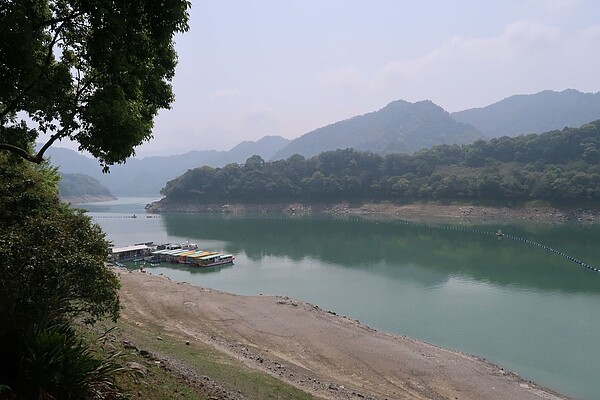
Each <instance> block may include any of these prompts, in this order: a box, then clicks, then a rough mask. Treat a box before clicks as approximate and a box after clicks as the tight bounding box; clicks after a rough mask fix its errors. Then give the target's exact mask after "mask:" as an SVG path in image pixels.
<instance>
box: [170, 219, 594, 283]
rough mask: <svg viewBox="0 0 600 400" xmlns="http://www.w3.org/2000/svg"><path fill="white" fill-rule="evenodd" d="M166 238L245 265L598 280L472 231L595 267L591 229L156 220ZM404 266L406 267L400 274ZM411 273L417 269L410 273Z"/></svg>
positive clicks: (429, 278) (437, 278) (436, 277)
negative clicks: (206, 245)
mask: <svg viewBox="0 0 600 400" xmlns="http://www.w3.org/2000/svg"><path fill="white" fill-rule="evenodd" d="M162 218H163V223H164V225H165V228H166V230H167V232H168V234H169V235H172V236H179V237H190V238H194V240H202V239H216V240H221V241H224V242H226V243H227V244H226V249H227V252H231V253H234V254H239V253H242V252H243V253H245V254H246V255H247V257H248V258H249V259H250V260H254V261H260V260H261V259H263V258H264V257H267V256H277V257H287V258H291V259H292V260H295V261H299V260H302V259H305V258H307V257H310V258H315V259H318V260H321V261H322V262H325V263H329V264H335V265H339V266H343V267H347V268H355V269H361V270H369V271H371V272H372V273H376V274H379V275H385V276H386V277H388V278H390V279H411V280H415V281H416V282H419V283H420V284H422V285H425V286H429V285H438V284H440V283H442V282H446V281H448V280H449V279H450V278H451V277H456V276H458V277H461V276H462V277H469V278H471V279H474V280H476V281H481V282H490V283H494V284H500V285H512V286H519V287H523V288H535V289H538V290H539V289H543V290H560V291H570V292H592V293H598V292H600V284H599V283H600V276H599V275H598V274H595V273H593V272H591V271H589V270H587V269H585V268H582V267H581V266H579V265H576V264H574V263H572V262H569V261H568V260H565V259H564V258H562V257H560V256H557V255H556V254H553V253H550V252H548V251H545V250H544V249H542V248H539V247H537V246H531V245H528V244H526V243H523V242H519V241H514V240H510V239H507V238H498V237H496V236H494V235H488V234H480V233H474V232H473V231H472V229H475V230H483V231H487V232H495V231H496V230H497V229H502V230H503V231H504V232H507V233H508V232H510V234H511V235H514V236H520V237H526V238H530V239H533V240H535V241H537V242H540V243H543V244H546V245H548V246H551V247H556V248H559V249H561V250H562V251H564V252H566V253H568V254H571V255H573V256H575V257H577V258H579V259H581V260H584V261H585V262H587V263H589V264H592V265H598V264H599V263H600V259H599V257H598V249H597V246H596V243H597V242H598V240H599V239H600V229H599V228H598V227H597V226H581V225H564V224H563V225H557V226H552V225H544V226H540V225H529V226H528V225H512V226H511V225H504V226H494V225H487V226H465V227H464V228H465V229H467V231H461V230H455V229H454V228H453V226H452V225H446V226H443V227H441V228H440V227H431V226H419V225H414V224H408V225H406V224H404V223H402V221H395V220H389V221H372V220H365V219H362V218H356V217H353V218H344V217H341V218H337V217H327V216H325V217H323V216H320V217H294V216H290V217H285V216H279V215H277V216H265V215H262V216H252V215H251V216H248V215H246V216H235V215H223V214H200V215H177V214H169V215H164V216H163V217H162ZM407 266H411V267H412V268H409V269H407V268H406V267H407ZM414 267H418V268H417V269H415V268H414Z"/></svg>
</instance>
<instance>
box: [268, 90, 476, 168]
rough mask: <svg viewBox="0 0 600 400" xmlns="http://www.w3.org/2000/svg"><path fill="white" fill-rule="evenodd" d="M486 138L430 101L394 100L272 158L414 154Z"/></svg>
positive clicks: (309, 136)
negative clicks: (343, 152) (347, 152)
mask: <svg viewBox="0 0 600 400" xmlns="http://www.w3.org/2000/svg"><path fill="white" fill-rule="evenodd" d="M481 137H482V135H481V134H480V133H479V132H477V130H476V129H475V128H473V127H472V126H470V125H467V124H463V123H460V122H456V121H455V120H454V119H452V117H451V116H450V114H448V112H446V111H445V110H444V109H443V108H441V107H439V106H437V105H435V104H434V103H432V102H431V101H429V100H426V101H420V102H417V103H409V102H406V101H403V100H397V101H394V102H392V103H390V104H388V105H387V106H385V107H384V108H382V109H381V110H379V111H375V112H371V113H368V114H364V115H360V116H356V117H353V118H350V119H347V120H344V121H339V122H336V123H334V124H331V125H327V126H325V127H322V128H319V129H316V130H314V131H312V132H309V133H306V134H305V135H302V136H300V137H299V138H297V139H295V140H293V141H292V142H291V143H290V144H288V145H287V146H286V147H284V148H283V149H282V150H281V151H279V152H278V153H277V154H276V155H275V156H274V157H273V158H272V159H275V160H276V159H281V158H287V157H289V156H291V155H293V154H301V155H303V156H306V157H312V156H314V155H317V154H319V153H321V152H324V151H328V150H335V149H345V148H354V149H355V150H364V151H371V152H373V153H377V154H382V155H383V154H389V153H396V152H399V153H412V152H414V151H416V150H420V149H423V148H427V147H431V146H435V145H438V144H461V143H471V142H473V141H474V140H476V139H478V138H481Z"/></svg>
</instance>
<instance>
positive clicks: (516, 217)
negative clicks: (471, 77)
mask: <svg viewBox="0 0 600 400" xmlns="http://www.w3.org/2000/svg"><path fill="white" fill-rule="evenodd" d="M146 210H147V211H148V212H151V213H160V212H192V213H193V212H223V213H233V214H240V213H278V212H285V213H289V214H312V213H325V214H336V215H371V216H375V217H377V216H382V217H383V216H385V217H395V218H401V219H408V220H411V219H416V220H423V219H435V220H440V219H441V220H444V219H445V220H448V221H465V222H486V221H490V222H514V221H537V222H567V221H579V222H587V223H598V222H600V209H599V208H598V207H597V206H594V207H561V208H556V207H552V206H549V205H541V204H540V205H534V204H529V205H521V206H514V207H500V206H499V207H492V206H482V205H468V204H439V203H411V204H393V203H389V202H380V203H365V204H360V205H354V204H349V203H339V204H303V203H292V204H290V203H279V204H198V203H175V204H174V203H167V202H165V200H164V199H163V200H161V201H158V202H154V203H151V204H148V205H147V206H146Z"/></svg>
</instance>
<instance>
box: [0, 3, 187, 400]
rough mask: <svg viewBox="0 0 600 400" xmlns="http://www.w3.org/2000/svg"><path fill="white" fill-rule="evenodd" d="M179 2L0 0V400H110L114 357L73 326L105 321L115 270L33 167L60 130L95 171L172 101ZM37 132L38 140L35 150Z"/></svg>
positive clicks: (181, 15) (128, 150)
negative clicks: (97, 349)
mask: <svg viewBox="0 0 600 400" xmlns="http://www.w3.org/2000/svg"><path fill="white" fill-rule="evenodd" d="M189 6H190V3H189V2H188V1H186V0H165V1H161V2H154V1H149V0H140V1H135V2H114V1H107V0H84V1H75V0H39V1H3V2H2V3H1V4H0V37H1V38H2V40H0V210H2V212H1V213H0V276H1V279H0V344H1V346H0V398H3V399H116V398H121V397H122V395H121V392H120V390H119V388H118V387H117V385H116V383H115V382H116V380H115V373H117V372H118V371H119V370H120V369H121V368H120V367H119V365H118V364H117V363H115V362H114V359H113V358H112V357H110V356H109V357H105V356H103V355H97V354H95V352H94V351H93V349H92V348H91V347H90V346H89V344H88V343H87V342H86V341H85V340H83V339H82V338H81V337H80V335H79V334H78V333H77V331H76V330H75V328H74V326H75V325H76V322H81V321H82V322H86V323H93V322H95V321H96V320H97V319H99V318H104V317H110V318H112V319H116V318H117V316H118V313H119V298H118V293H117V289H118V279H117V277H116V276H115V275H114V273H112V271H110V270H108V269H107V268H106V266H105V264H104V262H105V260H106V256H107V252H108V243H107V241H106V240H105V239H104V234H103V233H102V231H101V230H100V228H99V227H98V226H97V225H95V224H92V223H91V220H90V218H89V217H87V216H85V215H83V214H82V213H81V212H79V211H76V210H74V209H71V208H69V207H68V206H67V205H65V204H63V203H61V202H60V200H59V197H58V185H57V183H58V180H59V176H58V173H57V172H56V169H53V168H50V167H48V166H47V165H46V164H45V159H44V157H45V152H46V150H48V148H50V146H52V145H53V143H55V142H56V141H57V140H62V139H70V140H72V141H75V142H77V143H78V145H79V149H80V150H86V151H88V152H89V153H91V154H92V155H93V156H94V157H95V158H97V159H98V160H99V161H100V164H101V165H102V166H103V169H104V170H105V171H106V170H108V166H109V165H112V164H114V163H119V162H123V161H124V160H125V159H126V158H127V157H129V156H131V155H132V154H134V149H135V147H136V146H137V145H139V144H141V143H142V142H144V141H146V140H148V139H150V138H151V136H152V126H153V119H154V117H155V116H156V114H157V113H158V110H159V109H161V108H168V107H169V105H170V104H171V102H172V101H173V93H172V88H171V84H170V81H171V79H172V78H173V74H174V71H175V65H176V53H175V49H174V42H173V36H174V34H175V33H176V32H181V31H185V30H187V21H188V14H187V9H188V8H189ZM38 138H40V139H41V138H43V139H45V140H46V142H45V143H44V144H43V145H42V146H41V147H40V148H38V149H35V150H34V146H33V144H34V143H35V141H36V140H37V139H38Z"/></svg>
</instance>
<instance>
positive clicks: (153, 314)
mask: <svg viewBox="0 0 600 400" xmlns="http://www.w3.org/2000/svg"><path fill="white" fill-rule="evenodd" d="M117 273H118V274H119V276H120V278H121V282H122V289H121V294H122V301H123V305H124V311H123V312H124V316H123V317H124V318H125V319H127V320H128V321H134V322H136V323H138V324H142V325H144V324H151V325H158V326H160V327H161V329H164V330H165V331H167V332H168V333H169V334H171V335H175V336H176V337H181V339H182V340H185V339H186V338H187V339H189V338H193V339H194V340H200V341H204V342H206V343H209V344H212V345H213V346H215V347H216V348H218V349H221V350H224V351H227V352H229V353H233V354H235V355H236V356H238V357H239V358H240V359H242V360H244V361H245V362H246V363H247V364H249V365H251V366H253V367H254V368H258V369H261V370H264V371H265V372H269V371H271V370H270V369H269V366H271V365H276V364H278V365H280V366H283V367H278V368H277V370H278V371H280V370H281V369H282V368H283V370H284V371H285V372H286V373H284V374H282V375H279V374H276V375H279V377H280V378H281V379H283V380H285V381H287V382H289V383H291V384H294V385H296V386H298V387H300V388H301V389H303V390H306V391H308V392H311V393H314V394H316V395H320V396H323V397H326V398H334V399H337V398H345V397H344V396H347V395H349V394H350V393H352V392H354V393H361V394H363V395H364V396H365V397H366V396H374V397H371V398H383V397H388V398H397V399H402V398H414V399H426V398H432V397H435V396H445V397H448V398H455V397H456V396H460V397H459V398H464V397H465V396H467V398H485V399H504V398H519V399H540V398H544V399H556V400H558V399H566V397H564V396H562V395H559V394H558V393H556V392H553V391H551V390H549V389H546V388H543V387H541V386H539V385H537V384H535V383H533V382H530V381H527V380H524V379H522V378H520V377H519V376H518V375H516V374H514V373H512V372H509V371H506V370H504V369H503V368H501V367H499V366H497V365H495V364H492V363H490V362H488V361H486V360H484V359H481V358H478V357H475V356H471V355H468V354H465V353H462V352H458V351H452V350H447V349H444V348H442V347H439V346H436V345H432V344H429V343H426V342H424V341H420V340H416V339H412V338H409V337H406V336H398V335H393V334H389V333H382V332H378V331H376V330H375V329H373V328H370V327H368V326H366V325H364V324H362V323H360V322H358V321H356V320H352V319H349V318H346V317H345V316H339V315H336V313H335V312H332V311H326V310H322V309H320V308H319V307H318V306H315V305H313V304H310V303H308V302H304V301H300V300H294V299H292V298H290V297H287V296H266V295H263V296H240V295H235V294H231V293H227V292H222V291H219V290H214V289H207V288H203V287H198V286H193V285H189V284H186V283H185V282H177V281H173V280H171V279H169V278H167V277H164V276H157V275H150V274H148V273H141V272H138V271H127V270H123V269H120V270H118V271H117ZM165 309H168V310H169V313H168V315H166V314H164V312H161V310H165ZM226 321H229V322H227V323H226ZM260 360H262V361H260ZM357 360H360V362H358V361H357ZM399 360H400V361H399ZM271 372H272V371H271ZM315 380H316V382H318V384H316V382H315ZM331 387H336V389H335V390H332V389H331ZM344 389H345V390H344ZM346 392H348V393H346ZM367 398H369V397H367Z"/></svg>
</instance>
